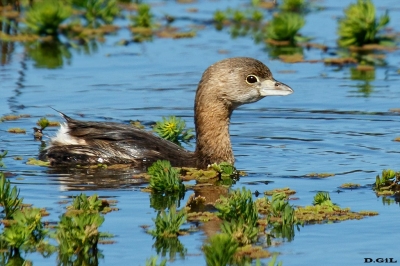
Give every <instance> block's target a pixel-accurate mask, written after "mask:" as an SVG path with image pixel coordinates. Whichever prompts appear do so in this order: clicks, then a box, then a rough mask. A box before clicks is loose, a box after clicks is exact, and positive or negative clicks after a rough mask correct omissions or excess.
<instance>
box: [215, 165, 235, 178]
mask: <svg viewBox="0 0 400 266" xmlns="http://www.w3.org/2000/svg"><path fill="white" fill-rule="evenodd" d="M209 168H211V169H213V170H214V171H216V172H217V173H219V178H220V179H231V178H238V176H239V173H238V171H237V170H236V168H235V167H234V166H233V165H232V164H230V163H227V162H222V163H218V164H217V163H213V164H212V165H210V166H209Z"/></svg>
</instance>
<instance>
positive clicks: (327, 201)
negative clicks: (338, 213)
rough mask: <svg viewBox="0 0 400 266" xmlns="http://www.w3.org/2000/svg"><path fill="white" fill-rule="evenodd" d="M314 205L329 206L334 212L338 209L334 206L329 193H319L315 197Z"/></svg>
mask: <svg viewBox="0 0 400 266" xmlns="http://www.w3.org/2000/svg"><path fill="white" fill-rule="evenodd" d="M313 205H314V206H316V205H319V206H327V207H329V208H332V210H334V209H335V208H337V205H336V204H334V203H333V202H332V201H331V197H330V196H329V193H328V192H322V191H320V192H318V193H317V194H316V195H315V196H314V200H313Z"/></svg>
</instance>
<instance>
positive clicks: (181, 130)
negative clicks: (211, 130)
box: [154, 116, 194, 145]
mask: <svg viewBox="0 0 400 266" xmlns="http://www.w3.org/2000/svg"><path fill="white" fill-rule="evenodd" d="M185 128H186V123H185V121H184V120H183V119H181V118H178V117H175V116H169V117H163V118H162V121H157V122H156V124H155V126H154V131H155V132H156V133H157V134H158V135H159V136H160V137H162V138H163V139H166V140H169V141H171V142H173V143H176V144H178V145H181V142H185V143H186V142H188V141H189V140H191V139H192V138H193V137H194V135H193V134H192V133H191V132H192V130H191V129H189V130H186V129H185Z"/></svg>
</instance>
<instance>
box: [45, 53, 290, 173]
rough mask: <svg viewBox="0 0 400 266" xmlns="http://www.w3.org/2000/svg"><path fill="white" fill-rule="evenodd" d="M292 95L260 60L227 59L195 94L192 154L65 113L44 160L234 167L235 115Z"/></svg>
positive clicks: (212, 68) (129, 130) (147, 134)
mask: <svg viewBox="0 0 400 266" xmlns="http://www.w3.org/2000/svg"><path fill="white" fill-rule="evenodd" d="M292 92H293V90H292V89H291V88H290V87H289V86H287V85H285V84H283V83H281V82H278V81H276V80H275V79H274V78H273V77H272V74H271V71H270V70H269V68H268V67H267V66H265V65H264V64H263V63H261V62H260V61H258V60H256V59H252V58H247V57H236V58H228V59H224V60H222V61H219V62H217V63H215V64H213V65H211V66H210V67H209V68H207V70H206V71H205V72H204V73H203V76H202V78H201V80H200V82H199V85H198V89H197V91H196V98H195V107H194V109H195V110H194V111H195V127H196V150H195V151H194V152H190V151H187V150H185V149H183V148H182V147H180V146H179V145H176V144H174V143H172V142H170V141H167V140H164V139H162V138H160V137H157V136H155V135H154V134H152V133H150V132H147V131H144V130H141V129H138V128H135V127H132V126H130V125H124V124H118V123H110V122H88V121H78V120H75V119H72V118H70V117H68V116H67V115H65V114H63V113H61V115H62V116H63V117H64V119H65V120H66V123H65V124H64V125H62V126H61V128H60V130H59V131H58V133H57V135H56V136H55V137H54V138H52V139H51V141H50V146H49V147H48V148H46V149H45V150H44V151H43V152H42V153H41V155H40V158H41V159H47V160H49V161H50V163H51V165H54V166H55V165H76V164H80V165H83V164H98V163H102V164H120V163H123V164H131V165H132V166H133V167H135V168H146V167H147V166H149V165H151V164H152V163H153V162H154V161H157V160H160V159H163V160H168V161H170V162H171V164H172V165H173V166H191V167H198V168H206V167H207V165H209V164H212V163H221V162H229V163H232V164H233V163H234V155H233V151H232V146H231V141H230V135H229V122H230V117H231V115H232V112H233V110H234V109H236V108H237V107H239V106H240V105H243V104H247V103H252V102H256V101H258V100H260V99H262V98H264V97H265V96H275V95H282V96H284V95H288V94H291V93H292Z"/></svg>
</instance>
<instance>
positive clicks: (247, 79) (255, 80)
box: [246, 75, 258, 83]
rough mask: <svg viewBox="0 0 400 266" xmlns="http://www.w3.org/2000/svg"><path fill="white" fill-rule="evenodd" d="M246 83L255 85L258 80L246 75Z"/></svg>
mask: <svg viewBox="0 0 400 266" xmlns="http://www.w3.org/2000/svg"><path fill="white" fill-rule="evenodd" d="M246 81H247V83H256V82H257V81H258V78H257V77H256V76H254V75H248V76H247V78H246Z"/></svg>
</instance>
